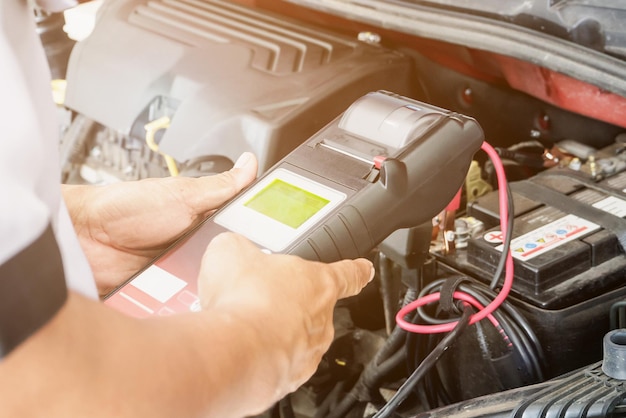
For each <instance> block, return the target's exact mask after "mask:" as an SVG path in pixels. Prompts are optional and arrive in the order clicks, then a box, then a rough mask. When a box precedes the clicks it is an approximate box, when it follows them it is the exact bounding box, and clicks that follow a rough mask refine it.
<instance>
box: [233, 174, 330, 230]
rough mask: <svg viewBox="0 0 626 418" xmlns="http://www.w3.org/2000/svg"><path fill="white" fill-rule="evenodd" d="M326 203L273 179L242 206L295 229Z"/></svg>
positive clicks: (315, 196)
mask: <svg viewBox="0 0 626 418" xmlns="http://www.w3.org/2000/svg"><path fill="white" fill-rule="evenodd" d="M328 202H330V201H329V200H328V199H324V198H323V197H320V196H318V195H316V194H313V193H311V192H309V191H306V190H304V189H301V188H299V187H296V186H294V185H293V184H289V183H287V182H285V181H282V180H280V179H275V180H274V181H272V182H271V183H270V184H268V185H267V186H265V187H264V188H263V189H262V190H261V191H260V192H258V193H257V194H256V195H254V196H253V197H252V198H251V199H250V200H248V201H247V202H246V203H244V206H247V207H249V208H250V209H253V210H255V211H257V212H259V213H262V214H263V215H265V216H269V217H270V218H272V219H274V220H276V221H278V222H280V223H282V224H285V225H287V226H290V227H292V228H294V229H295V228H298V227H299V226H300V225H302V224H303V223H304V222H306V220H307V219H309V218H311V216H313V215H315V214H316V213H317V212H319V210H320V209H322V208H323V207H324V206H326V205H327V204H328Z"/></svg>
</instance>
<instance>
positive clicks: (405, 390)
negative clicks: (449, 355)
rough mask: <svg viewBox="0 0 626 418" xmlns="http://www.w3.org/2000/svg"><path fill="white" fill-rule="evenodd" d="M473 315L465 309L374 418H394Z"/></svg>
mask: <svg viewBox="0 0 626 418" xmlns="http://www.w3.org/2000/svg"><path fill="white" fill-rule="evenodd" d="M472 313H473V310H472V308H471V307H470V306H465V307H464V308H463V314H462V315H461V318H460V319H459V321H458V323H457V325H456V326H455V327H454V329H453V330H452V331H450V332H449V333H448V334H446V335H445V336H444V337H443V338H442V339H441V341H439V343H438V344H437V346H436V347H435V348H434V349H433V350H432V351H431V352H430V353H429V354H428V355H427V356H426V358H424V360H423V361H422V362H421V363H420V365H419V366H418V367H417V368H416V369H415V370H414V371H413V373H411V375H410V376H409V377H408V378H407V380H406V381H405V382H404V383H403V384H402V386H400V389H398V391H397V392H396V393H395V394H394V395H393V396H392V398H391V399H390V400H389V402H387V404H386V405H385V406H384V407H383V408H382V409H381V410H380V411H378V412H377V413H376V414H375V415H374V417H373V418H389V417H392V416H393V414H394V413H395V411H396V409H398V407H399V406H400V404H402V402H404V400H405V399H406V398H407V397H408V396H409V395H410V394H411V393H412V392H413V390H414V389H415V385H416V384H417V383H418V382H419V381H420V380H421V379H422V378H423V377H424V376H425V375H426V373H427V372H428V371H429V370H430V369H431V368H432V367H433V366H434V365H435V364H436V363H437V361H438V360H439V358H440V357H441V356H442V355H443V353H444V352H445V351H446V350H447V349H448V348H450V347H451V346H452V345H453V344H454V342H455V341H456V339H457V338H458V337H459V335H461V333H462V332H463V331H464V330H465V328H467V326H468V325H469V321H470V316H471V315H472Z"/></svg>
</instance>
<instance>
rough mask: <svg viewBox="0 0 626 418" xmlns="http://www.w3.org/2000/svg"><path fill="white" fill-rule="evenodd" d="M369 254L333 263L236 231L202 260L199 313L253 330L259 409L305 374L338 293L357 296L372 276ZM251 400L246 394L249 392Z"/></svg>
mask: <svg viewBox="0 0 626 418" xmlns="http://www.w3.org/2000/svg"><path fill="white" fill-rule="evenodd" d="M373 271H374V270H373V267H372V264H371V262H370V261H369V260H366V259H357V260H344V261H340V262H336V263H332V264H325V263H320V262H312V261H306V260H303V259H301V258H299V257H296V256H291V255H279V254H273V255H269V254H265V253H263V252H262V251H261V250H260V249H259V248H258V247H257V246H255V245H254V244H252V243H251V242H250V241H248V240H247V239H246V238H244V237H242V236H240V235H236V234H233V233H225V234H221V235H219V236H217V237H216V238H215V239H214V240H213V241H212V242H211V244H210V245H209V247H208V249H207V251H206V253H205V254H204V257H203V260H202V268H201V271H200V277H199V283H198V285H199V290H200V297H201V300H202V304H203V311H205V312H208V313H209V315H210V314H215V315H220V316H224V315H226V317H227V319H226V320H228V321H232V323H233V326H234V327H240V329H241V330H242V331H245V332H248V333H250V335H252V340H251V341H250V342H251V344H250V347H249V356H251V357H254V358H255V364H254V368H253V370H252V371H250V370H248V371H247V372H248V373H251V375H250V379H251V380H252V381H255V382H257V383H258V384H257V385H256V386H257V387H255V388H254V389H253V390H252V393H247V394H246V397H249V396H254V398H255V400H256V402H255V405H257V406H258V410H256V411H250V412H251V413H260V412H262V411H263V410H265V409H266V408H268V407H270V406H271V405H272V404H273V402H275V401H278V400H279V399H281V398H282V397H283V396H285V395H286V394H287V393H289V392H292V391H294V390H295V389H296V388H298V387H299V386H300V385H301V384H303V383H304V382H305V381H306V380H308V379H309V378H310V377H311V376H312V375H313V373H314V372H315V370H316V369H317V366H318V364H319V362H320V360H321V358H322V355H323V354H324V353H325V352H326V351H327V350H328V348H329V346H330V344H331V342H332V339H333V334H334V330H333V309H334V306H335V303H336V302H337V300H338V299H341V298H345V297H349V296H353V295H356V294H357V293H359V292H360V291H361V289H362V288H363V287H365V285H367V283H369V282H370V281H371V279H372V277H373ZM248 400H250V398H248Z"/></svg>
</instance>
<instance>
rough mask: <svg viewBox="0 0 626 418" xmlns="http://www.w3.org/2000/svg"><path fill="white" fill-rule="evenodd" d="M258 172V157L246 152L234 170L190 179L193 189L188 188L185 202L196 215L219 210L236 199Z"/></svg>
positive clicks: (236, 163)
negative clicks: (233, 198) (232, 199)
mask: <svg viewBox="0 0 626 418" xmlns="http://www.w3.org/2000/svg"><path fill="white" fill-rule="evenodd" d="M257 170H258V163H257V160H256V157H255V156H254V154H252V153H251V152H244V153H243V154H241V156H240V157H239V158H238V159H237V161H236V162H235V165H234V166H233V168H231V169H230V170H228V171H224V172H223V173H220V174H214V175H210V176H205V177H200V178H197V179H189V180H191V181H192V184H191V187H189V188H186V190H185V192H186V196H185V200H186V201H187V202H188V204H189V205H190V206H191V207H192V208H193V211H194V212H195V213H206V212H209V211H211V210H213V209H216V208H218V207H219V206H221V205H222V204H223V203H225V202H226V201H228V200H229V199H231V198H232V197H234V196H235V195H236V194H237V193H239V192H240V191H241V189H243V188H244V187H246V186H247V185H248V184H250V183H251V182H252V181H253V180H254V179H255V178H256V174H257Z"/></svg>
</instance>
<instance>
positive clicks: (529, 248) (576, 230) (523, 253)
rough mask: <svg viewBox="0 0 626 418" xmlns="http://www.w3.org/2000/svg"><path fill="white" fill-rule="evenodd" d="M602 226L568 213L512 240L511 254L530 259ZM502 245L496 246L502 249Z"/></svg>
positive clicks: (519, 258)
mask: <svg viewBox="0 0 626 418" xmlns="http://www.w3.org/2000/svg"><path fill="white" fill-rule="evenodd" d="M598 229H600V226H599V225H597V224H594V223H593V222H589V221H588V220H586V219H583V218H580V217H578V216H575V215H566V216H564V217H562V218H561V219H557V220H556V221H554V222H550V223H549V224H546V225H544V226H542V227H541V228H537V229H535V230H534V231H532V232H529V233H527V234H524V235H522V236H519V237H517V238H515V239H513V240H512V241H511V254H512V255H513V257H515V258H517V259H518V260H530V259H531V258H533V257H537V256H538V255H540V254H543V253H545V252H548V251H550V250H552V249H554V248H556V247H558V246H560V245H563V244H565V243H567V242H570V241H573V240H575V239H577V238H581V237H583V236H584V235H587V234H589V233H591V232H594V231H597V230H598ZM502 247H503V246H502V245H499V246H498V247H496V249H497V250H498V251H502Z"/></svg>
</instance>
